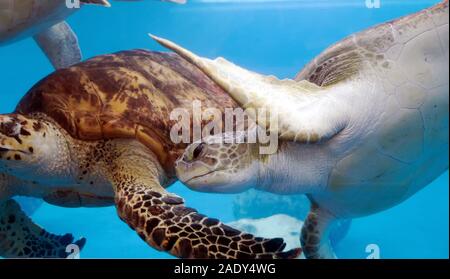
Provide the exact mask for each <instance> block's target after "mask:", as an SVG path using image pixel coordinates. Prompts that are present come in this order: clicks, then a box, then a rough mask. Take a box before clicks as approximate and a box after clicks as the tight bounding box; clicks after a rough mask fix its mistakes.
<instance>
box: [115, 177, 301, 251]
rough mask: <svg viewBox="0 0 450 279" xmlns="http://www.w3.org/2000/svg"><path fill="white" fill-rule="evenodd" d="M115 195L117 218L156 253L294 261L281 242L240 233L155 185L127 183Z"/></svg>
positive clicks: (280, 240) (277, 239) (281, 240)
mask: <svg viewBox="0 0 450 279" xmlns="http://www.w3.org/2000/svg"><path fill="white" fill-rule="evenodd" d="M125 184H126V185H124V186H121V187H120V189H119V190H118V192H117V200H116V202H117V210H118V213H119V216H120V217H121V219H122V220H124V221H125V222H126V223H128V225H130V227H131V228H132V229H134V230H136V232H137V233H138V234H139V236H140V237H141V238H142V239H143V240H144V241H146V242H147V243H148V244H150V245H151V246H152V247H155V248H156V249H158V250H161V251H166V252H169V253H170V254H172V255H174V256H176V257H180V258H231V259H236V258H269V259H271V258H281V259H282V258H295V257H297V256H298V255H299V254H300V249H294V250H291V251H287V252H283V249H284V247H285V245H286V244H285V243H284V242H283V239H281V238H276V239H263V238H258V237H254V236H253V235H250V234H245V233H242V232H240V231H238V230H235V229H233V228H231V227H229V226H227V225H224V224H223V223H221V222H220V221H219V220H216V219H212V218H208V217H206V216H204V215H202V214H199V213H198V212H197V211H196V210H195V209H192V208H189V207H186V206H185V205H184V201H183V199H181V198H179V197H177V196H175V195H172V194H169V193H167V192H165V191H162V190H163V189H162V188H161V187H160V186H158V185H156V182H155V183H154V184H153V185H151V184H146V185H142V184H136V183H133V182H128V183H126V182H125Z"/></svg>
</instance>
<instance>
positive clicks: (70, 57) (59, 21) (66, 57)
mask: <svg viewBox="0 0 450 279" xmlns="http://www.w3.org/2000/svg"><path fill="white" fill-rule="evenodd" d="M77 1H78V0H75V1H74V0H70V1H66V0H0V46H1V45H3V44H7V43H11V42H15V41H17V40H19V39H23V38H26V37H30V36H33V38H34V40H35V41H36V42H37V44H38V45H39V46H40V47H41V49H42V50H43V51H44V53H45V54H46V55H47V57H48V59H49V60H50V61H51V63H52V64H53V66H54V67H55V68H57V69H58V68H65V67H67V66H70V65H72V64H75V63H78V62H79V61H80V60H81V51H80V48H79V46H78V39H77V37H76V35H75V33H74V32H73V31H72V29H71V28H70V26H69V25H68V24H67V23H66V22H65V21H64V20H65V19H66V18H67V17H68V16H70V15H71V14H72V13H74V12H75V11H77V10H78V8H79V6H78V8H77V5H75V4H77ZM116 1H132V0H116ZM135 1H136V0H135ZM167 1H171V2H177V3H183V2H184V1H183V0H167ZM78 3H79V4H98V5H103V6H106V7H109V6H110V4H109V2H108V1H107V0H79V1H78ZM68 4H70V5H69V6H68Z"/></svg>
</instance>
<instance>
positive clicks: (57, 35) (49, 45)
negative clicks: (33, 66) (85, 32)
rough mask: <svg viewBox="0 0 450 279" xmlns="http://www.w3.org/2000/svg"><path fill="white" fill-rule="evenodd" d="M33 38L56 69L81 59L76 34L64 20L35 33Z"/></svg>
mask: <svg viewBox="0 0 450 279" xmlns="http://www.w3.org/2000/svg"><path fill="white" fill-rule="evenodd" d="M34 40H35V41H36V43H37V44H38V45H39V47H40V48H41V49H42V51H43V52H44V53H45V54H46V55H47V57H48V59H49V60H50V62H51V63H52V65H53V66H54V67H55V68H56V69H61V68H67V67H69V66H71V65H73V64H76V63H78V62H80V61H81V50H80V47H79V46H78V39H77V36H76V35H75V33H74V32H73V31H72V29H71V28H70V26H69V25H68V24H67V23H66V22H65V21H63V22H60V23H58V24H55V25H53V26H52V27H50V28H49V29H47V30H45V31H43V32H41V33H39V34H37V35H35V36H34Z"/></svg>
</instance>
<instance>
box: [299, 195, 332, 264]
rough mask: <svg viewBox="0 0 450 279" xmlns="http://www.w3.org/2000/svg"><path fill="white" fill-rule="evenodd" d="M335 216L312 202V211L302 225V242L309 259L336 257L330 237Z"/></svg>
mask: <svg viewBox="0 0 450 279" xmlns="http://www.w3.org/2000/svg"><path fill="white" fill-rule="evenodd" d="M335 220H336V219H335V217H334V216H333V215H332V214H330V213H329V212H328V211H326V210H324V209H321V208H320V207H319V206H318V205H316V204H314V203H313V204H312V206H311V211H310V212H309V214H308V217H307V218H306V220H305V223H304V224H303V227H302V232H301V236H300V242H301V244H302V248H303V251H304V253H305V257H306V258H307V259H335V258H336V255H335V254H334V252H333V248H332V246H331V242H330V239H329V234H330V229H331V225H332V224H333V222H334V221H335Z"/></svg>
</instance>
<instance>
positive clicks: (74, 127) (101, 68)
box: [16, 50, 238, 176]
mask: <svg viewBox="0 0 450 279" xmlns="http://www.w3.org/2000/svg"><path fill="white" fill-rule="evenodd" d="M194 100H198V101H201V104H202V108H203V109H204V108H207V107H214V108H217V109H219V110H221V111H222V112H223V111H224V109H225V108H235V107H237V106H238V105H237V104H236V103H235V102H234V101H233V100H232V99H231V97H229V95H228V94H227V93H226V92H224V91H223V90H222V89H221V88H220V87H219V86H218V85H216V84H215V83H214V82H213V81H211V80H210V79H209V78H208V77H207V76H206V75H205V74H203V72H201V71H200V70H199V69H198V68H197V67H195V66H193V65H191V64H190V63H188V62H186V61H185V60H184V59H182V58H180V57H179V56H178V55H176V54H171V53H161V52H149V51H145V50H132V51H122V52H118V53H115V54H110V55H103V56H98V57H95V58H93V59H90V60H87V61H86V62H83V63H80V64H77V65H75V66H72V67H70V68H66V69H61V70H58V71H56V72H54V73H53V74H51V75H49V76H48V77H46V78H44V79H43V80H41V81H40V82H38V83H37V84H36V85H35V86H34V87H33V88H31V89H30V91H29V92H28V93H27V94H26V95H25V96H24V97H23V98H22V100H21V101H20V102H19V104H18V106H17V108H16V112H17V113H20V114H23V115H28V116H31V117H33V115H37V113H40V114H45V115H46V116H48V117H50V118H51V119H53V120H54V121H55V122H56V123H58V124H59V125H60V126H61V127H62V128H64V129H65V130H66V131H67V132H68V133H69V134H70V135H71V136H72V137H74V138H76V139H80V140H86V141H96V140H105V139H114V138H135V139H137V140H138V141H140V142H141V143H143V144H144V145H145V146H147V147H148V148H149V149H150V150H152V151H153V152H154V153H155V154H156V156H157V157H158V159H159V161H160V163H161V165H162V166H163V168H164V169H165V170H166V172H167V174H168V175H169V176H173V175H174V161H175V160H176V159H177V158H178V156H179V155H180V154H181V153H182V152H183V150H184V148H185V147H186V144H184V143H178V144H177V143H174V142H173V141H172V140H171V139H170V130H171V128H172V127H173V125H175V124H176V122H177V121H176V120H170V113H171V112H172V110H174V109H176V108H182V109H186V110H187V111H189V112H190V117H191V123H192V102H193V101H194ZM208 122H210V121H208V120H203V121H202V125H206V124H207V123H208ZM191 129H192V126H191ZM191 135H192V133H191Z"/></svg>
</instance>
